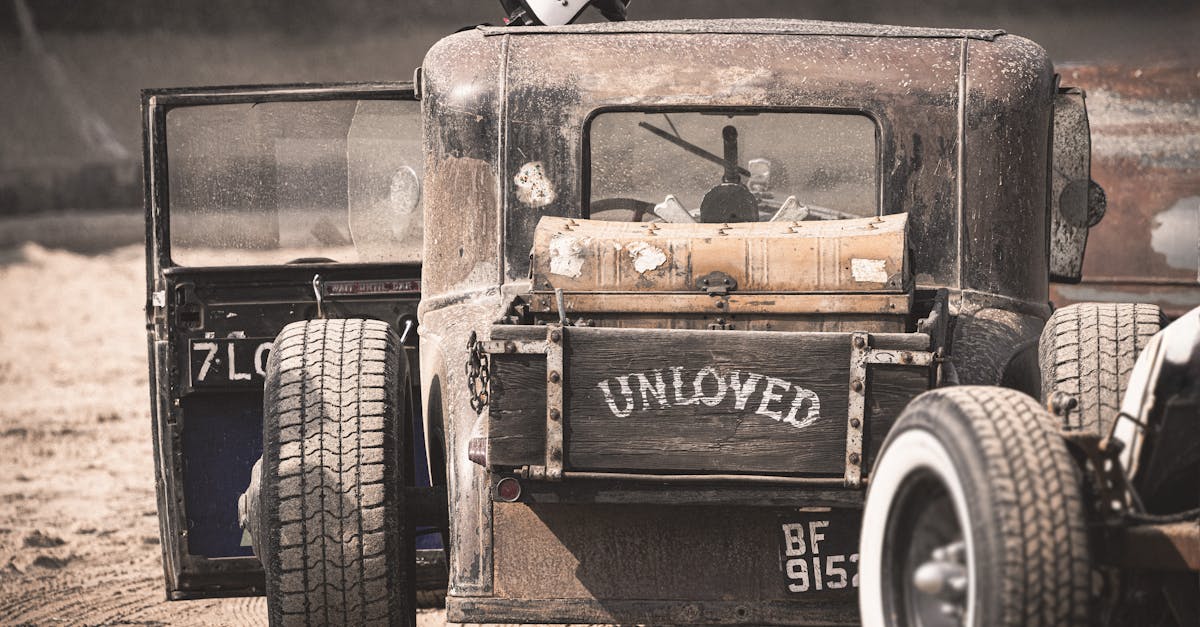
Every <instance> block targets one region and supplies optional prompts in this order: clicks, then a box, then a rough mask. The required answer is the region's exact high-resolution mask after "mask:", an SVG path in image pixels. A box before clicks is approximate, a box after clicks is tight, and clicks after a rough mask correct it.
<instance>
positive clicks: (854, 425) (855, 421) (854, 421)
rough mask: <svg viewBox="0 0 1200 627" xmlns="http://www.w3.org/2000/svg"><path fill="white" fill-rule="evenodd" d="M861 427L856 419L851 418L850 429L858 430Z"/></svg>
mask: <svg viewBox="0 0 1200 627" xmlns="http://www.w3.org/2000/svg"><path fill="white" fill-rule="evenodd" d="M861 426H862V422H860V421H859V419H858V418H851V419H850V427H851V428H852V429H857V428H859V427H861Z"/></svg>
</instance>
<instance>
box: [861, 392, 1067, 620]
mask: <svg viewBox="0 0 1200 627" xmlns="http://www.w3.org/2000/svg"><path fill="white" fill-rule="evenodd" d="M1054 424H1055V422H1054V420H1053V418H1052V417H1051V416H1050V415H1049V414H1048V413H1047V412H1046V411H1045V410H1044V409H1042V408H1041V406H1040V405H1039V404H1038V402H1037V401H1036V400H1034V399H1033V398H1031V397H1029V396H1027V395H1025V394H1023V393H1021V392H1017V391H1015V390H1010V389H1006V388H998V387H984V386H960V387H951V388H943V389H940V390H934V391H931V392H927V393H925V394H922V395H921V396H919V397H917V398H916V399H914V400H913V401H912V403H910V404H909V406H908V408H907V409H905V411H904V413H903V414H902V415H901V416H900V418H899V419H898V420H897V422H896V424H895V426H893V427H892V430H891V431H890V432H889V433H888V436H887V439H886V440H885V442H884V445H883V449H882V451H881V452H880V455H879V459H878V461H877V462H876V464H875V468H874V470H873V471H872V472H871V475H870V481H869V485H870V489H869V491H868V492H867V501H866V508H865V511H864V514H863V529H862V536H861V540H860V542H861V546H860V549H859V550H860V558H859V559H860V566H861V570H860V583H861V587H860V589H859V605H860V608H861V611H862V618H863V624H864V625H868V626H882V625H890V626H913V625H926V626H928V625H931V624H932V625H937V624H941V623H940V621H939V620H938V614H939V613H940V612H942V607H943V606H942V605H941V603H946V602H948V603H951V604H952V605H951V607H954V608H955V609H956V610H958V611H961V612H962V618H959V619H958V620H957V621H955V620H950V621H948V622H947V623H946V624H964V623H963V622H961V621H963V620H964V619H965V618H966V617H968V616H970V617H971V619H970V624H971V625H973V626H978V627H993V626H995V627H999V626H1010V625H1011V626H1014V627H1015V626H1026V625H1027V626H1030V627H1038V626H1045V627H1050V626H1055V627H1057V626H1066V627H1072V626H1082V625H1087V624H1088V618H1089V601H1090V599H1089V592H1090V582H1091V579H1090V577H1091V575H1090V572H1091V571H1090V561H1089V554H1088V538H1087V527H1086V525H1085V517H1084V509H1083V501H1082V498H1081V495H1080V489H1081V488H1080V484H1079V481H1078V479H1077V471H1076V468H1075V466H1074V461H1073V459H1072V457H1071V455H1070V454H1069V452H1068V451H1067V448H1066V444H1065V443H1064V441H1063V439H1062V438H1061V436H1059V434H1058V433H1057V431H1056V430H1055V427H1054ZM939 490H940V492H939ZM964 530H966V531H965V532H964ZM956 533H957V535H956ZM939 534H940V535H939ZM931 549H942V553H941V554H940V557H934V556H937V555H939V554H938V553H936V551H935V550H931ZM947 555H950V556H956V557H953V558H950V557H947ZM931 564H932V565H933V566H934V567H936V568H941V567H942V566H943V565H949V566H950V567H952V568H956V569H957V570H948V571H937V570H936V569H935V571H934V572H947V573H951V572H953V573H959V574H962V575H965V576H966V577H967V579H965V580H962V579H959V580H958V581H959V582H962V581H966V582H968V586H967V590H968V591H967V592H962V593H961V594H962V597H961V598H959V597H954V598H953V599H951V600H949V601H947V597H945V596H939V595H937V594H932V593H930V592H929V590H927V589H926V590H925V591H921V590H919V589H918V588H920V586H919V585H918V584H916V583H914V582H915V580H916V579H917V571H918V566H919V567H921V568H925V567H926V566H927V565H931ZM926 581H928V579H927V580H926ZM940 581H944V582H949V581H954V578H953V577H948V576H947V577H943V578H942V579H940ZM949 596H954V595H952V594H951V595H949ZM931 614H932V615H933V618H928V617H929V616H930V615H931ZM915 615H920V616H924V617H926V619H925V620H924V621H922V620H920V619H918V618H917V617H916V616H915Z"/></svg>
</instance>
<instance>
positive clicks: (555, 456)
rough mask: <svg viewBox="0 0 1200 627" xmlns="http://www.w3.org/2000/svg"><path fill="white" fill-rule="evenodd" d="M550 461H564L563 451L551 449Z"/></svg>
mask: <svg viewBox="0 0 1200 627" xmlns="http://www.w3.org/2000/svg"><path fill="white" fill-rule="evenodd" d="M550 459H552V460H554V461H556V462H557V461H562V451H561V450H559V449H551V450H550Z"/></svg>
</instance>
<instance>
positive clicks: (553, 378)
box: [550, 370, 559, 383]
mask: <svg viewBox="0 0 1200 627" xmlns="http://www.w3.org/2000/svg"><path fill="white" fill-rule="evenodd" d="M558 379H559V376H558V371H556V370H551V371H550V382H551V383H558Z"/></svg>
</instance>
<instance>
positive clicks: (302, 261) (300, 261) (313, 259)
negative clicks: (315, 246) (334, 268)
mask: <svg viewBox="0 0 1200 627" xmlns="http://www.w3.org/2000/svg"><path fill="white" fill-rule="evenodd" d="M305 263H337V261H335V260H333V259H330V258H329V257H299V258H297V259H293V260H291V261H289V262H287V265H289V266H290V265H294V264H305Z"/></svg>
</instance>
